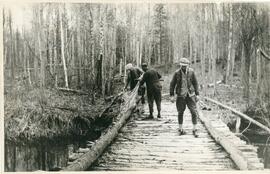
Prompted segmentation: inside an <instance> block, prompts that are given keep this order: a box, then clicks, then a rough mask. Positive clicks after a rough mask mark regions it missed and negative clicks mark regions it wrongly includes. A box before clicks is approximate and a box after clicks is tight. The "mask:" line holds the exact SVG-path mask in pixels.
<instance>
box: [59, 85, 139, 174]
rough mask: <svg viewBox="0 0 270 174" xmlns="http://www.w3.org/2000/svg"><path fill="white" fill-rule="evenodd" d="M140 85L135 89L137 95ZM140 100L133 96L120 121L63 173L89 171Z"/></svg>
mask: <svg viewBox="0 0 270 174" xmlns="http://www.w3.org/2000/svg"><path fill="white" fill-rule="evenodd" d="M138 87H139V86H138V85H137V87H136V88H135V92H136V93H137V90H138ZM139 100H140V98H139V97H137V95H134V96H132V98H130V100H129V101H127V102H129V104H130V105H129V107H128V108H123V109H122V110H121V112H120V114H119V115H118V118H119V120H118V121H117V122H116V123H113V124H112V125H111V126H110V127H109V128H108V129H107V130H106V131H105V132H103V133H102V135H101V136H100V138H99V139H98V140H97V141H96V142H95V144H94V145H93V146H92V147H91V148H90V150H89V151H88V152H86V153H85V154H83V155H82V156H81V157H80V158H78V159H77V160H75V161H74V162H72V163H71V164H70V165H68V166H67V167H65V168H63V171H84V170H86V169H88V168H89V167H90V166H91V165H92V164H93V162H95V161H96V160H97V158H98V157H99V156H100V155H101V154H102V153H103V151H104V149H105V148H106V147H107V146H108V145H109V144H110V143H111V142H112V141H113V139H114V138H115V137H116V136H117V134H118V131H119V130H120V129H121V127H122V126H123V125H124V124H125V122H126V120H127V119H128V118H129V117H130V115H131V113H132V111H133V110H134V109H135V108H136V104H137V102H138V101H139ZM112 103H113V102H112Z"/></svg>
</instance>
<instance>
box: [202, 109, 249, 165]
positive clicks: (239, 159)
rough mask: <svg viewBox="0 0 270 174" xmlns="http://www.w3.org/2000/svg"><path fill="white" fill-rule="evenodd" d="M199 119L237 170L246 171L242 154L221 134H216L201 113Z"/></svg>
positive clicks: (245, 160) (245, 163)
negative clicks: (227, 154) (229, 157)
mask: <svg viewBox="0 0 270 174" xmlns="http://www.w3.org/2000/svg"><path fill="white" fill-rule="evenodd" d="M199 117H200V119H201V121H202V122H203V123H204V125H205V127H206V128H207V129H208V131H209V133H210V134H211V135H212V137H213V138H214V139H215V140H216V142H217V143H219V144H220V145H221V146H222V147H223V148H224V149H225V150H226V151H227V152H228V153H229V154H230V156H231V158H232V160H233V161H234V162H235V164H236V165H237V166H238V168H239V169H240V170H248V162H247V159H245V157H244V155H243V153H242V152H241V151H240V150H238V149H237V148H236V147H235V146H234V145H233V143H232V142H231V141H230V140H229V139H228V138H226V137H224V136H222V134H220V132H218V131H217V130H216V129H215V128H214V127H213V126H212V124H211V122H210V121H209V120H208V119H207V118H206V117H204V116H203V114H202V113H201V112H200V114H199Z"/></svg>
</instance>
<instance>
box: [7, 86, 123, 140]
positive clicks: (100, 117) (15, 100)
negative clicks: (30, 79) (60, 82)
mask: <svg viewBox="0 0 270 174" xmlns="http://www.w3.org/2000/svg"><path fill="white" fill-rule="evenodd" d="M91 103H92V98H91V96H89V95H78V94H74V93H68V92H63V91H59V90H55V89H54V90H51V89H33V90H31V91H29V92H25V93H23V92H18V91H17V93H16V94H12V95H11V96H5V138H6V140H11V141H15V142H19V141H26V140H27V141H34V140H37V139H42V138H44V139H54V138H59V137H69V136H74V137H78V136H80V137H82V136H89V134H100V131H102V130H103V129H105V127H106V126H107V125H109V124H110V123H111V122H112V118H113V117H114V116H116V115H117V114H118V113H119V108H120V104H121V97H120V96H117V97H115V98H114V99H112V100H110V101H105V100H104V99H103V98H97V99H95V104H91ZM108 106H111V107H110V108H108Z"/></svg>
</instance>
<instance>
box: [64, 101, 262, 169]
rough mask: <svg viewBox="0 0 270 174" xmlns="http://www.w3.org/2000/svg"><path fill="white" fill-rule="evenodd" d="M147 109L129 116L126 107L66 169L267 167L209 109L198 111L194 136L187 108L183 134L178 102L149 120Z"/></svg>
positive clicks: (166, 103)
mask: <svg viewBox="0 0 270 174" xmlns="http://www.w3.org/2000/svg"><path fill="white" fill-rule="evenodd" d="M128 102H129V105H130V106H129V107H136V106H138V104H137V105H136V100H130V101H128ZM144 108H145V110H146V112H145V113H144V114H139V113H135V114H132V116H131V117H130V118H129V115H131V112H128V110H123V111H122V112H121V113H120V114H119V115H121V118H119V119H118V120H117V122H116V123H115V124H114V126H112V127H111V128H109V130H108V131H107V132H106V133H104V135H102V137H101V140H99V141H98V142H96V145H95V146H94V147H92V148H90V149H89V151H88V152H85V153H84V154H82V155H81V157H80V158H78V160H76V161H74V162H72V163H71V164H70V165H69V166H67V167H66V168H65V169H64V170H69V171H74V170H86V169H87V170H89V169H90V170H115V171H121V170H124V171H138V170H239V169H240V170H263V169H264V166H263V163H262V162H261V161H260V159H259V158H258V156H257V149H256V148H255V147H254V146H252V145H248V144H246V142H245V141H242V140H240V138H238V137H237V136H236V135H235V134H234V133H232V132H231V131H230V130H229V128H228V127H227V125H226V124H224V123H223V122H222V121H221V120H219V119H216V117H212V116H213V115H211V114H213V113H211V112H210V111H205V112H202V111H201V110H200V114H199V115H200V121H199V123H198V129H199V137H198V138H195V137H194V136H193V135H192V124H191V116H190V113H189V111H188V110H186V111H185V114H184V129H185V130H186V132H187V134H186V135H181V136H180V135H179V133H178V130H177V128H178V123H177V111H176V107H175V103H171V102H169V101H166V100H163V101H162V112H161V115H162V118H160V119H157V118H155V119H152V120H145V119H144V118H145V117H146V116H147V115H148V110H147V109H148V106H147V105H145V106H144ZM125 113H126V114H125ZM128 118H129V120H128V121H127V123H126V124H124V126H123V127H122V128H121V125H120V124H119V122H121V123H124V122H125V120H126V119H128ZM115 127H117V128H115ZM114 136H115V137H116V138H114ZM111 137H113V138H111ZM111 141H112V143H111V144H110V145H109V146H107V145H108V144H109V143H110V142H111ZM89 166H91V167H90V168H89Z"/></svg>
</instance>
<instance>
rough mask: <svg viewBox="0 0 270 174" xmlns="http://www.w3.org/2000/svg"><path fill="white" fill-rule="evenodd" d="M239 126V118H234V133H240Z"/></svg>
mask: <svg viewBox="0 0 270 174" xmlns="http://www.w3.org/2000/svg"><path fill="white" fill-rule="evenodd" d="M240 125H241V117H239V116H236V125H235V133H239V132H240Z"/></svg>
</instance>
